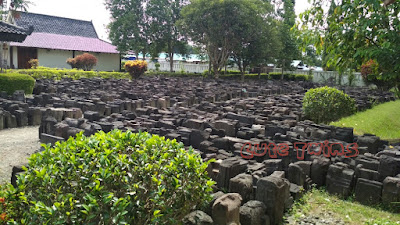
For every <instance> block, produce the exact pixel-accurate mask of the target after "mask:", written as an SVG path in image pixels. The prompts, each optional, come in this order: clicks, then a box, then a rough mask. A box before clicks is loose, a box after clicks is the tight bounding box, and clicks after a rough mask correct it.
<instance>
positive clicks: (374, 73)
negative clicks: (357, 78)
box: [361, 59, 396, 90]
mask: <svg viewBox="0 0 400 225" xmlns="http://www.w3.org/2000/svg"><path fill="white" fill-rule="evenodd" d="M361 76H362V78H363V80H364V82H365V83H366V84H375V85H376V86H377V87H378V88H379V89H381V90H389V89H391V88H392V87H394V86H395V85H396V82H395V81H393V80H385V79H384V75H383V72H382V71H381V70H380V68H379V65H378V63H377V62H376V61H375V60H372V59H370V60H368V61H367V62H365V63H364V64H362V65H361Z"/></svg>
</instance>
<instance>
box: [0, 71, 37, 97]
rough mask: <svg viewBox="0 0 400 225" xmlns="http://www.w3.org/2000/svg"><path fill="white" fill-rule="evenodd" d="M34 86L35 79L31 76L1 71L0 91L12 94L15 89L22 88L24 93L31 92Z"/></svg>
mask: <svg viewBox="0 0 400 225" xmlns="http://www.w3.org/2000/svg"><path fill="white" fill-rule="evenodd" d="M34 87H35V79H33V78H32V77H31V76H28V75H24V74H19V73H1V74H0V91H5V92H7V94H8V95H12V94H13V93H14V92H15V91H18V90H23V91H24V92H25V94H32V92H33V88H34Z"/></svg>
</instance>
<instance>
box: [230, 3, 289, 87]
mask: <svg viewBox="0 0 400 225" xmlns="http://www.w3.org/2000/svg"><path fill="white" fill-rule="evenodd" d="M244 9H246V10H247V11H244V12H243V14H245V15H247V16H246V17H245V18H243V19H244V21H243V22H242V23H243V25H242V26H244V27H241V28H240V29H238V30H237V31H235V33H236V34H235V35H236V39H237V42H236V45H235V46H234V47H233V51H232V57H233V59H234V61H235V63H236V64H237V65H238V67H239V70H240V71H241V74H242V79H244V72H245V71H246V69H247V67H248V66H259V65H260V64H266V63H267V62H271V61H272V59H273V58H274V57H276V56H277V54H276V53H277V52H279V51H280V48H281V46H280V44H281V43H280V41H279V40H278V34H279V32H278V29H277V24H278V22H277V21H276V20H275V19H274V18H273V16H272V15H273V13H272V11H273V10H272V6H271V5H270V4H269V3H267V2H262V1H259V2H257V1H255V2H254V3H252V4H250V3H249V6H248V7H244ZM244 23H246V24H244Z"/></svg>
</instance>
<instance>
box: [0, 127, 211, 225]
mask: <svg viewBox="0 0 400 225" xmlns="http://www.w3.org/2000/svg"><path fill="white" fill-rule="evenodd" d="M207 167H208V162H207V163H204V162H203V161H202V159H201V157H200V155H199V154H197V153H195V152H194V150H193V149H191V148H190V149H188V150H187V149H185V148H184V145H183V144H182V143H178V142H177V141H176V140H169V139H168V140H165V138H164V137H160V136H157V135H151V134H148V133H132V132H130V131H127V132H122V131H120V130H114V131H112V132H110V133H104V132H102V131H101V132H98V133H96V134H95V135H92V136H90V137H85V136H83V135H82V133H79V134H77V136H76V138H70V139H69V140H67V141H65V142H62V143H56V145H55V147H52V148H51V147H50V146H46V147H45V150H44V151H43V152H40V153H37V154H34V155H32V156H31V157H30V158H29V168H24V169H25V170H26V172H25V173H23V174H21V175H18V180H17V187H16V188H15V189H14V188H12V187H11V186H10V190H8V191H7V193H6V194H5V196H0V197H5V198H6V199H7V204H9V207H11V208H13V209H14V215H12V216H13V218H10V219H11V221H10V222H13V221H12V220H15V222H14V223H15V224H24V223H23V221H25V222H28V223H29V224H180V223H181V222H180V221H181V220H182V219H183V217H184V216H186V215H187V214H188V213H190V212H191V211H192V210H193V209H194V208H201V207H204V206H205V205H206V204H208V201H210V200H211V196H210V193H211V192H212V188H211V186H212V185H214V183H215V182H213V181H212V180H211V179H210V178H209V177H208V176H207V172H206V170H207ZM0 194H1V192H0Z"/></svg>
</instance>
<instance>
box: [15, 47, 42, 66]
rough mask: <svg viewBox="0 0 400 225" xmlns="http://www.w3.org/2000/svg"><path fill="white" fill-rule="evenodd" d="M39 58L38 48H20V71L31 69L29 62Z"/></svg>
mask: <svg viewBox="0 0 400 225" xmlns="http://www.w3.org/2000/svg"><path fill="white" fill-rule="evenodd" d="M37 58H38V56H37V48H26V47H18V69H30V68H31V65H29V63H28V62H29V60H31V59H37Z"/></svg>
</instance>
